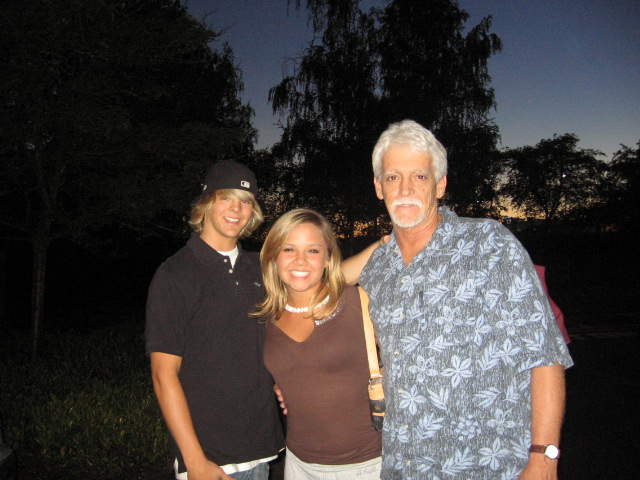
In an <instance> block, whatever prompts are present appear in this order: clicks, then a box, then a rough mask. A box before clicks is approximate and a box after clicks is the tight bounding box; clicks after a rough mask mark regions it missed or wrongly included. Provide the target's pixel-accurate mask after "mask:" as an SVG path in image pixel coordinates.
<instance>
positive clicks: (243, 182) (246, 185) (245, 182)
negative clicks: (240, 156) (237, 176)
mask: <svg viewBox="0 0 640 480" xmlns="http://www.w3.org/2000/svg"><path fill="white" fill-rule="evenodd" d="M240 186H241V187H244V188H250V187H251V184H250V183H249V182H247V181H246V180H240Z"/></svg>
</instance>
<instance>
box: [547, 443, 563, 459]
mask: <svg viewBox="0 0 640 480" xmlns="http://www.w3.org/2000/svg"><path fill="white" fill-rule="evenodd" d="M544 454H545V455H546V456H547V457H549V458H551V459H552V460H555V459H556V458H558V455H559V454H560V450H558V447H556V446H555V445H547V448H545V450H544Z"/></svg>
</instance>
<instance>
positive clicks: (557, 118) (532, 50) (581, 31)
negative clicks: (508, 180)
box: [187, 0, 640, 156]
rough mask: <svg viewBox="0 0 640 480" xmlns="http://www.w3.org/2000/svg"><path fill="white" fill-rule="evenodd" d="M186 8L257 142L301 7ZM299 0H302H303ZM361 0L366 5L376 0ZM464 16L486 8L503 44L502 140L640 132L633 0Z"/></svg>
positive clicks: (264, 0) (612, 141)
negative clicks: (232, 65)
mask: <svg viewBox="0 0 640 480" xmlns="http://www.w3.org/2000/svg"><path fill="white" fill-rule="evenodd" d="M187 3H188V6H189V10H190V12H191V14H192V15H193V16H194V17H196V18H198V19H202V18H203V15H204V14H205V13H207V12H212V11H215V13H214V14H212V15H210V16H207V17H206V21H207V23H209V24H211V25H212V26H213V27H214V28H215V29H216V30H220V29H222V28H226V29H227V30H226V32H225V34H224V36H223V37H222V39H223V40H225V41H228V42H229V44H230V45H231V47H232V48H233V50H234V53H235V56H236V60H237V62H238V64H239V66H240V69H241V70H242V73H243V80H244V83H245V92H244V96H243V98H244V100H245V101H247V102H250V103H251V105H252V106H253V107H254V108H255V110H256V117H255V119H254V125H255V127H256V128H257V129H258V131H259V134H260V138H259V141H258V147H267V146H270V145H271V144H273V143H274V142H275V141H276V140H277V139H278V138H279V136H280V131H279V130H278V129H277V128H276V127H275V125H274V123H275V122H276V121H277V118H275V117H274V116H273V115H272V114H271V107H270V105H269V104H268V102H267V93H268V91H269V88H270V87H273V86H275V85H276V84H278V83H279V81H280V80H281V79H282V71H283V70H282V69H283V64H284V63H285V61H286V60H287V59H288V58H292V57H295V56H296V55H297V54H299V53H300V52H301V51H302V49H303V48H304V47H305V45H306V44H307V42H309V41H310V40H311V31H310V30H309V29H308V28H307V22H306V10H305V11H302V13H297V12H295V11H294V10H291V11H290V12H289V15H288V16H287V1H286V0H188V2H187ZM302 3H303V4H305V2H304V0H303V2H302ZM382 3H383V2H381V1H371V0H370V1H367V2H363V4H364V5H370V4H378V5H380V4H382ZM459 4H460V6H461V7H462V8H463V9H465V10H466V11H467V12H469V13H470V14H471V18H470V19H469V22H468V25H475V24H477V23H478V22H479V21H480V19H481V18H482V17H484V16H486V15H492V16H493V27H492V31H493V32H495V33H497V34H498V35H499V36H500V38H501V39H502V41H503V44H504V48H503V51H502V52H501V53H499V54H497V55H496V56H494V57H493V58H492V59H491V61H490V74H491V76H492V78H493V82H492V86H493V87H494V88H495V90H496V99H497V103H498V108H497V111H495V112H493V115H494V118H495V119H496V122H497V124H498V125H499V127H500V132H501V135H502V146H503V147H520V146H523V145H534V144H536V143H537V142H538V141H540V140H541V139H543V138H550V137H551V136H553V134H554V133H557V134H563V133H567V132H570V133H575V134H577V135H578V137H579V138H580V139H581V142H580V144H579V147H581V148H595V149H598V150H602V151H603V152H605V154H606V155H607V156H610V155H611V154H612V153H613V152H615V151H616V150H617V149H618V148H619V145H620V143H624V144H626V145H627V146H634V145H635V144H636V142H637V141H638V140H640V108H639V107H640V31H639V27H638V25H640V2H638V1H637V0H616V1H611V0H553V1H551V0H461V1H460V2H459Z"/></svg>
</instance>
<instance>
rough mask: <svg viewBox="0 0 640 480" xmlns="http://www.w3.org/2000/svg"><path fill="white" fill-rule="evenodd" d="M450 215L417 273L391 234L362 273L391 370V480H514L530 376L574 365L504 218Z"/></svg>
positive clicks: (527, 437) (520, 460)
mask: <svg viewBox="0 0 640 480" xmlns="http://www.w3.org/2000/svg"><path fill="white" fill-rule="evenodd" d="M439 213H440V214H441V215H442V216H443V218H442V220H441V222H440V223H439V225H438V227H437V229H436V231H435V232H434V234H433V236H432V238H431V240H430V242H429V244H428V245H427V246H426V247H425V248H424V249H423V250H422V251H421V252H419V253H418V254H417V255H416V256H415V257H414V258H413V260H412V261H411V263H410V264H409V265H408V266H406V267H405V266H404V264H403V261H402V256H401V254H400V249H399V247H398V244H397V243H396V240H395V236H392V238H391V240H390V241H389V243H387V244H386V245H383V246H381V247H379V248H378V249H377V250H376V251H375V252H374V254H373V255H372V257H371V259H370V261H369V263H368V264H367V266H366V267H365V269H364V270H363V272H362V275H361V277H360V283H361V284H362V286H363V287H364V288H365V290H366V291H367V293H368V294H369V297H370V298H371V303H370V307H369V309H370V312H371V318H372V320H373V323H374V325H375V328H376V333H377V336H378V340H379V342H380V346H381V357H382V361H383V363H384V366H385V370H386V376H385V378H384V389H385V397H386V412H387V413H386V417H385V421H384V431H383V436H382V443H383V467H382V475H381V479H383V480H388V479H398V480H411V479H434V480H435V479H451V478H458V479H465V480H469V479H505V480H506V479H515V478H517V477H518V475H519V473H520V472H521V471H522V469H523V468H524V467H525V465H526V463H527V459H528V455H529V453H528V451H529V445H530V441H531V432H530V429H531V399H530V393H531V392H530V378H531V377H530V375H531V369H532V368H534V367H538V366H545V365H554V364H556V363H560V364H562V365H564V366H565V367H570V366H571V365H573V361H572V360H571V357H570V356H569V352H568V350H567V347H566V345H565V343H564V340H563V338H562V335H561V334H560V331H559V329H558V327H557V325H556V322H555V319H554V316H553V313H552V311H551V308H550V306H549V303H548V301H547V299H546V296H545V293H544V290H543V288H542V286H541V284H540V281H539V279H538V276H537V275H536V272H535V270H534V267H533V264H532V262H531V260H530V259H529V256H528V254H527V252H526V251H525V250H524V248H523V247H522V245H521V244H520V243H519V242H518V240H517V239H516V238H515V237H514V236H513V235H512V234H511V233H510V232H509V231H508V230H507V229H506V228H505V227H503V226H502V225H501V224H500V223H498V222H496V221H494V220H486V219H472V218H462V217H458V216H457V215H456V214H455V213H453V212H452V211H451V210H449V209H447V208H445V207H440V210H439Z"/></svg>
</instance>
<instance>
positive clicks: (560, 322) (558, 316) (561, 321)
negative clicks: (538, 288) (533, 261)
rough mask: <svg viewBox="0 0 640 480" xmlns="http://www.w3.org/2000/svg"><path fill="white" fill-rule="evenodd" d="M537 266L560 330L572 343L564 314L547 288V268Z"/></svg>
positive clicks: (568, 341)
mask: <svg viewBox="0 0 640 480" xmlns="http://www.w3.org/2000/svg"><path fill="white" fill-rule="evenodd" d="M534 267H536V273H537V274H538V277H540V282H542V286H543V287H544V292H545V293H546V294H547V300H549V304H550V305H551V310H553V315H554V316H555V317H556V322H558V327H559V328H560V332H562V336H563V337H564V341H565V342H566V343H571V339H570V338H569V332H567V328H566V327H565V326H564V315H563V313H562V310H560V307H558V305H556V302H554V301H553V299H552V298H551V297H550V296H549V290H548V289H547V280H546V279H545V277H544V270H545V268H544V267H543V266H542V265H534Z"/></svg>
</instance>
